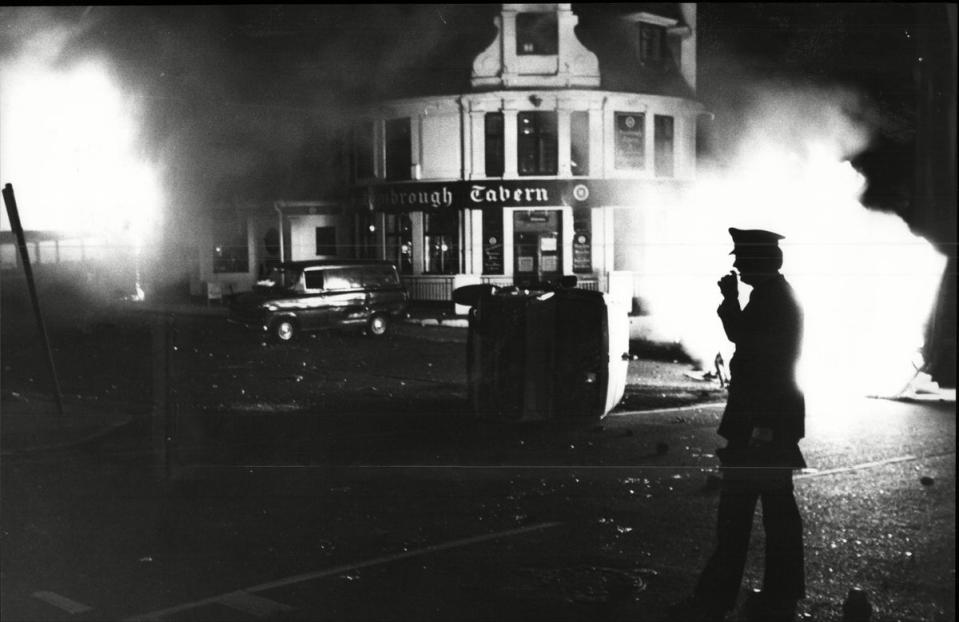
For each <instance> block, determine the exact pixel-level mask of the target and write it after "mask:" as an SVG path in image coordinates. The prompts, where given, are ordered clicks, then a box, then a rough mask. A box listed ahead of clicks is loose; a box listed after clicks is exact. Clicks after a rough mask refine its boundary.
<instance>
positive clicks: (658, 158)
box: [653, 114, 676, 177]
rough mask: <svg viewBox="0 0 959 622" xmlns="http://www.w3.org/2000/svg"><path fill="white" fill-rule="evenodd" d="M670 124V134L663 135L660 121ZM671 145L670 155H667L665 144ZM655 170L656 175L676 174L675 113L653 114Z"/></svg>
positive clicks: (667, 175)
mask: <svg viewBox="0 0 959 622" xmlns="http://www.w3.org/2000/svg"><path fill="white" fill-rule="evenodd" d="M666 120H669V123H668V124H665V126H664V129H665V127H666V126H668V129H669V131H668V134H669V136H668V137H667V136H665V135H661V131H660V121H663V122H665V121H666ZM667 144H668V145H669V149H668V152H669V155H668V158H667V157H666V151H667V149H665V145H667ZM653 171H654V173H655V175H656V177H675V176H676V118H675V117H674V116H673V115H666V114H657V115H654V116H653Z"/></svg>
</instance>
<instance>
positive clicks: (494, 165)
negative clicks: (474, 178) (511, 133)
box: [485, 112, 503, 177]
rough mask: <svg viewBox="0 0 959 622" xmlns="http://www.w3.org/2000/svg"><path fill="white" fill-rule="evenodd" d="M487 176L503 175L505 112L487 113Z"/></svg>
mask: <svg viewBox="0 0 959 622" xmlns="http://www.w3.org/2000/svg"><path fill="white" fill-rule="evenodd" d="M485 121H486V176H487V177H502V176H503V113H502V112H487V113H486V119H485Z"/></svg>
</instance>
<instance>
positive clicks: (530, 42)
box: [516, 13, 559, 55]
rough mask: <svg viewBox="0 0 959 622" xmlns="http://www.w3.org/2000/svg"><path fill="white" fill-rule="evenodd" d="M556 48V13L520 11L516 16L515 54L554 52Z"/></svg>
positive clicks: (557, 44) (557, 28)
mask: <svg viewBox="0 0 959 622" xmlns="http://www.w3.org/2000/svg"><path fill="white" fill-rule="evenodd" d="M558 50H559V24H558V22H557V20H556V13H520V14H518V15H517V16H516V53H517V54H521V55H522V54H556V53H557V51H558Z"/></svg>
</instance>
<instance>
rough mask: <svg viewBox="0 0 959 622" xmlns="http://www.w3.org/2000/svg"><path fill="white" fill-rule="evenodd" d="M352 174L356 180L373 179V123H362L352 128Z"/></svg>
mask: <svg viewBox="0 0 959 622" xmlns="http://www.w3.org/2000/svg"><path fill="white" fill-rule="evenodd" d="M353 158H354V162H355V167H356V168H355V169H354V173H355V175H356V178H357V179H369V178H370V177H373V176H374V175H375V174H376V173H375V168H374V165H373V122H372V121H362V122H360V123H358V124H356V126H354V128H353Z"/></svg>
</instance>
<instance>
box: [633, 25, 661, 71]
mask: <svg viewBox="0 0 959 622" xmlns="http://www.w3.org/2000/svg"><path fill="white" fill-rule="evenodd" d="M665 47H666V29H665V28H663V27H662V26H657V25H655V24H649V23H646V22H640V23H639V62H640V64H643V65H659V64H661V63H662V62H663V59H664V58H665V57H666V54H665Z"/></svg>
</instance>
